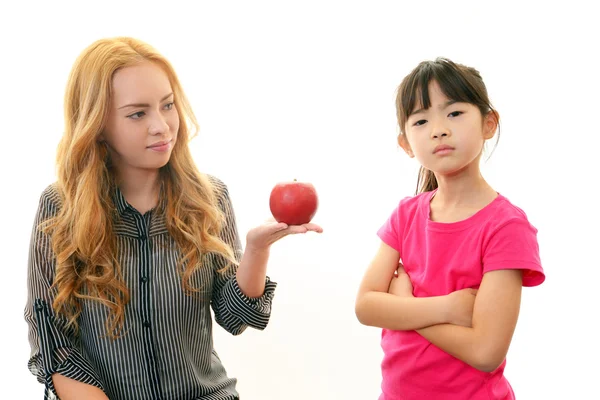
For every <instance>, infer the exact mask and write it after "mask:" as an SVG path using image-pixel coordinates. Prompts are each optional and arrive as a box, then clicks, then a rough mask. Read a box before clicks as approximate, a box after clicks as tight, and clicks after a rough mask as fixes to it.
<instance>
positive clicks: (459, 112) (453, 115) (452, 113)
mask: <svg viewBox="0 0 600 400" xmlns="http://www.w3.org/2000/svg"><path fill="white" fill-rule="evenodd" d="M462 113H463V112H462V111H454V112H451V113H450V114H448V116H449V117H458V116H459V115H461V114H462Z"/></svg>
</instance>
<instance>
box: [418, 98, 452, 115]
mask: <svg viewBox="0 0 600 400" xmlns="http://www.w3.org/2000/svg"><path fill="white" fill-rule="evenodd" d="M454 103H459V101H456V100H448V101H447V102H445V103H444V104H441V105H440V107H439V109H440V110H443V109H444V108H446V107H449V106H451V105H452V104H454ZM424 111H425V109H424V108H419V109H418V110H415V111H413V112H411V113H410V114H409V115H408V116H409V117H410V116H412V115H415V114H419V113H422V112H424Z"/></svg>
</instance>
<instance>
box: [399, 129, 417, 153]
mask: <svg viewBox="0 0 600 400" xmlns="http://www.w3.org/2000/svg"><path fill="white" fill-rule="evenodd" d="M398 144H399V145H400V147H402V149H403V150H404V152H405V153H406V154H408V156H409V157H410V158H414V156H415V154H414V153H413V151H412V149H411V148H410V143H408V139H406V135H405V134H403V133H401V134H399V135H398Z"/></svg>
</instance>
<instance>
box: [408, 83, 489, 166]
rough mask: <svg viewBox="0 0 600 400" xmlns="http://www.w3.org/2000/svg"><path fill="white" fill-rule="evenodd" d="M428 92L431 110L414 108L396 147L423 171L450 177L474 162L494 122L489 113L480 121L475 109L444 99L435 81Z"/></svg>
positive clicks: (476, 160)
mask: <svg viewBox="0 0 600 400" xmlns="http://www.w3.org/2000/svg"><path fill="white" fill-rule="evenodd" d="M428 90H429V98H430V101H431V106H430V107H429V108H428V109H426V110H425V109H423V107H422V105H420V104H417V105H416V106H415V109H414V110H412V112H411V114H410V116H409V117H408V120H407V122H406V126H405V127H404V128H405V129H404V132H405V135H401V136H400V138H399V144H400V145H401V146H402V148H403V149H404V150H405V151H406V153H407V154H408V155H409V156H410V157H416V158H417V160H418V161H419V162H420V163H421V165H423V166H424V167H425V168H427V169H429V170H431V171H433V172H435V173H436V174H441V175H452V174H455V173H457V172H460V171H462V170H464V169H465V168H466V167H468V166H469V165H471V164H472V163H473V162H478V160H479V157H480V155H481V152H482V150H483V145H484V143H485V141H486V140H487V139H491V138H492V137H493V136H494V133H495V131H496V127H497V123H496V118H494V117H495V116H494V114H493V113H489V114H488V115H487V116H485V117H483V118H482V115H481V112H480V111H479V108H477V106H474V105H473V104H469V103H458V102H454V101H452V100H450V99H448V98H447V97H446V95H444V93H443V92H442V90H441V89H440V86H439V84H438V83H437V82H436V81H431V82H430V83H429V88H428Z"/></svg>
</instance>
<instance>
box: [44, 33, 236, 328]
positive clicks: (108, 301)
mask: <svg viewBox="0 0 600 400" xmlns="http://www.w3.org/2000/svg"><path fill="white" fill-rule="evenodd" d="M144 61H150V62H152V63H155V64H156V65H158V66H160V67H161V68H162V69H163V71H164V72H165V73H166V74H167V76H168V77H169V80H170V83H171V87H172V89H173V93H174V103H175V107H176V108H177V111H178V113H179V132H178V140H177V142H176V144H175V147H174V148H173V152H172V154H171V158H170V160H169V162H168V163H167V165H166V166H164V167H163V168H162V169H161V171H160V174H159V175H160V177H161V183H162V195H163V200H162V207H161V208H160V209H161V210H162V211H163V212H164V215H165V221H166V225H167V229H168V231H169V233H170V234H171V236H172V237H173V239H174V241H175V242H176V244H177V246H178V248H179V250H180V254H181V257H180V260H179V263H178V268H179V270H180V273H181V275H182V286H183V289H184V290H186V291H187V292H188V293H190V292H194V291H198V290H199V288H194V287H192V285H191V284H190V279H191V276H192V274H193V273H194V271H196V270H197V269H199V268H202V266H203V260H205V257H204V256H205V255H206V254H208V253H213V254H215V255H217V256H222V257H223V258H224V259H225V260H226V267H225V268H227V267H229V266H231V265H232V264H236V259H235V256H234V254H233V251H232V249H231V247H230V246H229V245H227V244H226V243H225V242H224V241H223V240H222V239H221V238H220V233H221V229H222V227H223V224H224V221H225V217H224V215H223V212H222V211H221V209H220V207H219V203H218V202H219V199H218V194H217V193H215V192H216V191H215V188H214V186H213V184H212V182H211V180H210V178H209V177H208V176H206V175H204V174H201V173H200V172H199V171H198V170H197V168H196V166H195V164H194V161H193V159H192V155H191V153H190V150H189V147H188V141H189V140H190V139H191V138H193V137H194V136H195V135H196V134H197V132H198V123H197V121H196V118H195V116H194V113H193V112H192V108H191V106H190V104H189V102H188V100H187V98H186V96H185V94H184V92H183V89H182V87H181V84H180V82H179V79H178V78H177V75H176V74H175V70H174V69H173V67H172V66H171V64H170V63H169V62H168V61H167V60H166V59H165V58H164V57H163V56H162V55H161V54H159V53H158V52H157V51H156V50H155V49H154V48H153V47H151V46H150V45H148V44H147V43H144V42H142V41H140V40H137V39H134V38H129V37H116V38H106V39H101V40H98V41H96V42H94V43H93V44H91V45H90V46H89V47H87V48H86V49H85V50H84V51H83V52H82V53H81V54H80V56H79V57H78V58H77V60H76V61H75V63H74V65H73V68H72V70H71V73H70V76H69V79H68V83H67V87H66V93H65V100H64V112H65V115H64V119H65V131H64V135H63V137H62V139H61V141H60V144H59V146H58V152H57V175H58V180H57V187H58V191H59V194H60V196H61V200H62V202H61V203H62V206H61V208H60V210H59V212H58V213H57V215H56V216H54V217H53V218H51V219H49V220H47V221H45V223H44V226H43V229H44V231H45V232H47V233H48V234H49V235H50V236H51V239H52V249H53V252H54V255H55V257H56V274H55V280H54V284H53V285H54V288H55V290H56V296H55V299H54V302H53V308H54V310H55V312H57V314H62V315H64V316H65V317H66V318H67V321H68V325H69V326H73V327H75V329H77V328H78V323H77V319H78V316H79V315H80V314H81V304H80V300H81V299H89V300H93V301H98V302H100V303H102V304H104V305H105V306H106V307H107V308H108V310H109V313H108V318H107V320H106V329H107V331H108V335H109V336H110V337H111V338H113V339H114V338H116V337H118V336H120V333H119V331H120V330H121V328H122V326H123V321H124V313H125V305H126V304H127V303H128V301H129V291H128V288H127V286H126V285H125V282H124V280H123V275H122V271H121V266H120V264H119V261H118V258H117V248H116V247H117V245H116V236H115V233H114V224H115V220H116V218H117V215H118V214H117V212H116V206H115V204H114V202H113V198H112V193H113V191H114V188H115V181H114V176H113V173H112V172H111V169H110V165H109V161H110V160H109V155H108V152H107V149H106V147H105V146H104V145H103V144H101V143H100V142H99V140H98V137H99V135H100V134H101V132H102V131H103V129H104V127H105V124H106V121H107V117H108V113H109V109H110V104H111V91H112V89H111V88H112V78H113V76H114V74H115V72H116V71H118V70H119V69H121V68H125V67H128V66H132V65H136V64H138V63H140V62H144Z"/></svg>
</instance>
